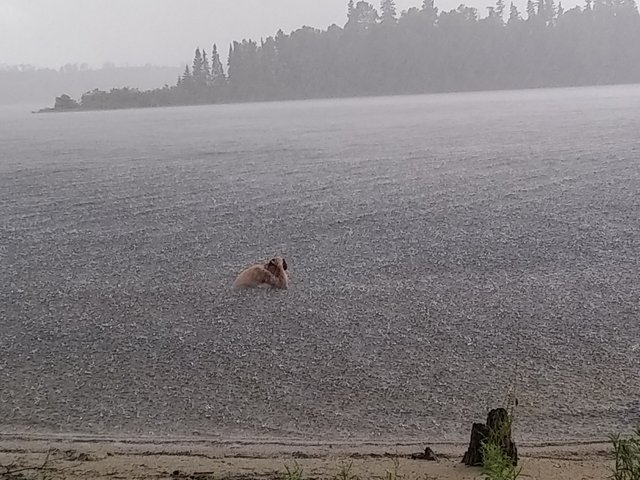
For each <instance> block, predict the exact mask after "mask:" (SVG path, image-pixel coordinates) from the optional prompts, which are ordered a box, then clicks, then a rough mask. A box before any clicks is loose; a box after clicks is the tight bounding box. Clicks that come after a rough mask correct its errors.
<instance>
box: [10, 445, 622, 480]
mask: <svg viewBox="0 0 640 480" xmlns="http://www.w3.org/2000/svg"><path fill="white" fill-rule="evenodd" d="M430 446H431V448H432V449H433V450H434V451H435V452H436V454H437V456H438V461H435V462H433V461H426V460H415V459H412V458H411V454H412V453H417V452H419V451H421V450H423V449H424V447H425V445H424V444H422V445H419V444H414V445H406V444H404V445H398V444H380V443H379V444H374V443H369V444H367V443H361V444H355V443H354V444H334V445H331V444H325V443H322V442H317V443H310V442H301V443H298V444H296V443H295V442H290V443H284V442H278V441H272V442H254V441H252V440H246V441H236V442H220V441H213V440H180V439H166V440H165V441H150V440H146V439H139V440H136V439H126V438H106V437H102V438H98V437H88V436H77V437H73V436H59V437H47V436H40V437H38V436H20V435H0V465H2V467H0V478H3V479H4V478H20V477H15V476H13V477H12V476H9V475H7V473H6V472H7V467H8V466H11V467H10V469H11V470H12V471H15V470H17V469H23V468H30V467H33V468H34V470H27V471H23V472H22V473H24V474H33V473H37V474H41V475H42V474H46V476H43V477H42V478H48V479H50V480H57V479H87V478H92V479H134V478H135V479H147V478H149V479H150V478H154V479H162V478H166V479H172V478H173V479H179V478H193V479H200V480H204V479H213V478H216V479H249V478H265V479H271V478H282V475H283V474H284V472H285V468H286V466H288V467H289V468H295V466H296V465H298V466H299V467H300V468H302V472H303V478H305V479H315V478H335V477H336V475H337V474H338V473H339V472H340V470H341V469H342V468H343V467H347V466H349V465H351V469H350V474H351V475H357V476H358V477H359V478H361V479H364V478H388V475H389V474H391V476H392V478H394V476H395V478H398V479H400V478H402V479H406V480H409V479H421V480H433V479H438V480H462V479H469V480H471V479H476V478H482V472H481V470H480V469H479V468H471V467H466V466H464V465H462V464H461V463H460V459H461V457H462V454H463V453H464V450H465V445H462V444H432V445H430ZM519 450H520V457H521V459H520V464H521V465H522V467H523V477H522V478H526V479H544V480H555V479H558V480H560V479H567V480H569V479H570V480H581V479H604V478H607V477H608V476H609V475H610V473H611V471H610V468H611V466H612V460H611V456H610V447H609V445H607V444H603V443H593V444H587V443H575V444H546V445H545V444H538V445H533V444H528V445H520V447H519ZM395 460H397V463H396V461H395ZM43 465H44V469H43V468H42V466H43ZM3 475H4V476H3ZM36 478H41V477H36Z"/></svg>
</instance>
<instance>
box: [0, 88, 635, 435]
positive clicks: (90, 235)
mask: <svg viewBox="0 0 640 480" xmlns="http://www.w3.org/2000/svg"><path fill="white" fill-rule="evenodd" d="M638 252H640V86H618V87H598V88H576V89H551V90H531V91H520V92H492V93H464V94H447V95H431V96H409V97H385V98H374V99H371V98H362V99H346V100H322V101H306V102H288V103H265V104H243V105H223V106H206V107H185V108H168V109H150V110H129V111H110V112H82V113H66V114H48V115H32V114H30V113H29V109H24V110H23V109H11V110H2V111H0V262H1V268H0V385H2V388H0V419H2V420H1V421H0V432H25V431H26V432H45V433H47V432H49V433H51V432H64V433H69V432H76V433H78V432H79V433H92V434H109V435H140V434H145V435H157V436H162V437H163V438H166V437H167V436H171V435H174V436H191V435H200V436H213V437H220V438H236V437H253V438H284V439H293V438H302V439H323V440H327V439H347V438H348V439H367V440H385V441H389V440H417V441H428V442H434V441H436V440H440V441H465V440H467V439H468V433H469V431H470V428H471V423H472V422H474V421H484V418H485V415H486V412H487V410H488V408H491V407H494V406H498V405H500V404H502V403H503V402H504V400H505V399H506V396H507V394H508V393H509V392H510V391H511V390H514V391H515V394H516V396H517V397H518V399H519V407H518V410H517V424H516V427H515V430H516V431H515V434H516V438H518V439H519V441H541V440H560V439H581V440H587V439H591V438H602V437H605V436H606V435H608V434H609V433H612V432H614V431H617V430H621V429H624V430H627V429H629V428H630V427H633V426H635V425H636V424H637V422H638V421H640V400H639V399H640V375H638V371H640V315H639V313H640V307H639V305H640V303H639V301H640V281H639V272H640V265H639V261H638ZM275 254H281V255H284V256H285V257H286V259H287V261H288V263H289V268H290V279H291V288H290V289H289V290H288V291H286V292H275V291H262V290H261V291H248V292H240V293H238V292H233V291H231V289H230V285H231V283H232V282H233V279H234V276H235V274H236V273H237V272H238V271H239V270H240V269H242V268H243V267H245V266H246V265H248V264H251V263H253V262H256V261H261V260H264V259H267V258H268V257H269V256H271V255H275Z"/></svg>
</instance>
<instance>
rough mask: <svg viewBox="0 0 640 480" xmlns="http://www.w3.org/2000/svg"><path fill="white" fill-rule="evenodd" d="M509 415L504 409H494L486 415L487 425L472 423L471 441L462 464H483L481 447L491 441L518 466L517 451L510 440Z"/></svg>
mask: <svg viewBox="0 0 640 480" xmlns="http://www.w3.org/2000/svg"><path fill="white" fill-rule="evenodd" d="M509 422H510V421H509V414H508V413H507V411H506V410H505V409H504V408H495V409H493V410H491V411H490V412H489V415H487V423H486V424H484V423H474V424H473V426H472V427H471V439H470V440H469V448H468V449H467V451H466V452H465V454H464V457H462V463H464V464H465V465H469V466H474V467H475V466H481V465H482V464H483V458H482V446H483V445H484V444H485V443H486V442H487V441H488V440H490V439H491V441H492V442H495V443H496V444H497V445H500V447H501V448H502V451H503V452H504V454H505V455H506V457H507V458H510V459H511V461H512V462H513V464H514V465H517V464H518V449H517V448H516V444H515V442H514V441H513V439H512V438H511V424H510V423H509Z"/></svg>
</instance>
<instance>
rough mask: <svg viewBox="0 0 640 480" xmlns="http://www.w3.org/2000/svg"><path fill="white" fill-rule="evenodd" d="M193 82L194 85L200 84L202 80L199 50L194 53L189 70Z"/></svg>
mask: <svg viewBox="0 0 640 480" xmlns="http://www.w3.org/2000/svg"><path fill="white" fill-rule="evenodd" d="M191 72H192V74H191V75H192V77H193V80H194V81H195V82H196V83H200V82H201V81H202V79H203V74H204V72H203V69H202V53H201V52H200V48H196V53H195V55H194V57H193V68H192V70H191Z"/></svg>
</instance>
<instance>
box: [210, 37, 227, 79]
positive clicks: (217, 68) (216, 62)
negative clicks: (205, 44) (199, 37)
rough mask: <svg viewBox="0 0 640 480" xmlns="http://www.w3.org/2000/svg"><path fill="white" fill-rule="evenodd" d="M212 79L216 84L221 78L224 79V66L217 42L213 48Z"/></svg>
mask: <svg viewBox="0 0 640 480" xmlns="http://www.w3.org/2000/svg"><path fill="white" fill-rule="evenodd" d="M211 80H212V81H213V83H214V84H215V83H216V82H219V81H220V80H224V68H223V67H222V62H221V61H220V55H219V54H218V47H217V45H216V44H215V43H214V44H213V50H212V52H211Z"/></svg>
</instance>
